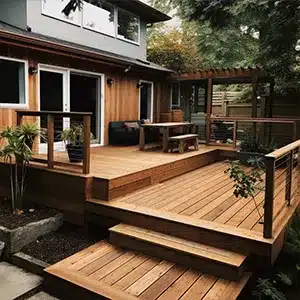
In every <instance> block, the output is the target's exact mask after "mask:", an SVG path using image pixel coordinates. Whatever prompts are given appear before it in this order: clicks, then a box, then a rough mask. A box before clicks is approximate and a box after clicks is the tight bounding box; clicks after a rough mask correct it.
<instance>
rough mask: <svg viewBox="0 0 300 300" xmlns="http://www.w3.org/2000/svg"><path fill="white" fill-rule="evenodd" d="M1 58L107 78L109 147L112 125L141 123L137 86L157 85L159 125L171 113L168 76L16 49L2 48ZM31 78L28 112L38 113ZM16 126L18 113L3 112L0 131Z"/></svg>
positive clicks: (155, 100) (155, 101) (34, 81)
mask: <svg viewBox="0 0 300 300" xmlns="http://www.w3.org/2000/svg"><path fill="white" fill-rule="evenodd" d="M0 56H4V57H11V58H18V59H24V60H26V61H28V66H33V65H34V66H38V64H48V65H53V66H59V67H64V68H70V69H76V70H82V71H90V72H95V73H100V74H104V115H105V117H104V143H105V144H108V128H109V123H110V122H112V121H121V120H137V119H138V117H139V92H140V90H139V89H138V88H137V84H138V83H139V81H140V80H147V81H152V82H153V83H154V89H153V90H154V96H153V121H159V115H160V112H162V111H166V110H168V105H169V102H170V100H169V99H170V85H169V84H168V83H167V81H166V75H165V74H163V73H161V72H159V71H155V70H152V71H149V70H148V69H146V68H145V70H144V71H141V70H132V71H130V72H129V73H125V72H124V67H123V66H120V67H116V66H109V65H105V64H103V63H95V62H90V61H88V60H85V59H84V58H83V59H82V60H79V59H74V58H69V57H64V56H60V55H54V54H52V55H49V54H46V53H43V52H40V51H34V50H24V49H19V48H18V47H14V46H6V45H1V42H0ZM27 76H28V93H29V95H28V97H29V98H28V102H29V105H28V109H30V110H38V107H39V103H38V101H39V100H38V98H39V97H38V93H39V90H38V80H39V77H38V75H29V73H27ZM107 78H112V79H113V81H114V83H113V84H112V85H109V84H107V82H106V80H107ZM11 125H16V113H15V109H7V108H0V129H2V128H4V127H6V126H11Z"/></svg>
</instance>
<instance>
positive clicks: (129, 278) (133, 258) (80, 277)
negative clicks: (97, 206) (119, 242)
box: [45, 241, 251, 300]
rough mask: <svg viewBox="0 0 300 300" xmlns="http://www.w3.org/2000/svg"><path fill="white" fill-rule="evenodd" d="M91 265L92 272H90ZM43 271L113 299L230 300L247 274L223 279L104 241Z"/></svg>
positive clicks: (244, 283) (245, 281)
mask: <svg viewBox="0 0 300 300" xmlns="http://www.w3.org/2000/svg"><path fill="white" fill-rule="evenodd" d="M93 268H94V269H95V270H94V273H92V274H90V272H91V270H92V269H93ZM88 270H89V272H88ZM45 272H46V273H48V274H50V275H51V276H54V277H56V278H60V279H63V280H64V281H67V282H69V283H70V284H72V285H75V286H78V287H81V288H83V289H84V290H88V291H91V292H93V293H96V294H98V295H101V296H104V297H106V298H108V299H115V300H122V299H128V300H129V299H130V300H134V299H168V300H173V299H179V298H180V299H199V300H200V299H202V300H208V299H210V300H217V299H221V298H222V299H231V300H234V299H236V298H237V297H238V295H239V294H240V293H241V291H242V289H243V288H244V286H245V285H246V283H247V282H248V280H249V278H250V276H251V273H246V274H244V275H243V276H242V277H241V278H240V279H239V280H237V281H231V280H225V279H222V278H219V277H217V276H212V275H209V274H206V273H202V272H201V271H199V270H196V269H192V268H185V267H183V266H181V265H179V264H175V263H173V262H169V261H166V260H161V259H157V258H156V257H152V256H149V255H144V254H143V253H140V252H135V251H130V250H125V249H123V248H120V247H116V246H114V245H112V244H110V243H108V242H107V241H101V242H99V243H97V244H95V245H92V246H91V247H89V248H87V249H84V250H82V251H80V252H77V253H76V254H74V255H73V256H71V257H68V258H66V259H64V260H62V261H60V262H58V263H56V264H55V265H52V266H50V267H48V268H46V269H45ZM48 278H49V277H48ZM60 282H61V281H60ZM71 289H72V286H70V291H71Z"/></svg>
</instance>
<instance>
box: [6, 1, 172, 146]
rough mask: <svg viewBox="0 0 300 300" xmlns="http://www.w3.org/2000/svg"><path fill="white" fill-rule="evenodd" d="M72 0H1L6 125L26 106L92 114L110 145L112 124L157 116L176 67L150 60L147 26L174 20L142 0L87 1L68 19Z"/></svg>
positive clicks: (101, 139)
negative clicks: (167, 67) (66, 8)
mask: <svg viewBox="0 0 300 300" xmlns="http://www.w3.org/2000/svg"><path fill="white" fill-rule="evenodd" d="M68 2H69V0H13V1H11V0H1V3H0V71H1V72H0V74H1V75H0V77H1V80H0V90H1V97H0V128H3V126H7V125H12V124H14V123H15V110H16V109H20V108H25V109H31V110H49V111H66V112H69V111H71V112H72V111H80V112H85V111H88V112H93V117H92V124H91V125H92V132H93V134H94V136H95V137H96V140H95V142H96V143H98V144H107V143H108V126H109V123H110V122H111V121H116V120H136V119H143V118H145V119H151V120H153V121H157V120H158V118H159V114H160V111H162V110H163V109H164V108H163V107H162V106H163V105H162V104H161V103H162V101H161V99H168V100H167V101H166V102H165V103H167V104H168V103H169V96H168V94H169V90H170V87H169V86H168V85H165V84H164V81H165V78H166V76H167V75H169V74H170V70H168V69H166V68H163V67H161V66H158V65H155V64H153V63H150V62H148V61H147V60H146V46H147V45H146V44H147V27H148V26H151V25H152V24H154V23H157V22H162V21H166V20H169V19H170V17H168V16H167V15H165V14H163V13H161V12H159V11H158V10H156V9H154V8H152V7H150V6H148V5H146V4H144V3H143V2H140V1H138V0H107V1H103V2H102V4H101V5H97V4H92V3H97V1H95V2H92V1H89V2H84V4H83V6H82V7H81V8H77V9H76V10H75V11H71V13H70V14H69V15H68V16H66V15H65V14H64V13H63V12H62V11H63V9H64V7H65V6H66V4H67V3H68ZM60 126H61V127H62V128H63V127H64V126H65V125H64V124H61V125H60Z"/></svg>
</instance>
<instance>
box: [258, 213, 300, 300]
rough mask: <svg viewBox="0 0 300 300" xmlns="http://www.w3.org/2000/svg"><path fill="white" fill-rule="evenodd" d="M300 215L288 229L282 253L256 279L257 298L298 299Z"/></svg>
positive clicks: (299, 279) (299, 280) (299, 281)
mask: <svg viewBox="0 0 300 300" xmlns="http://www.w3.org/2000/svg"><path fill="white" fill-rule="evenodd" d="M299 249H300V216H299V215H298V216H296V217H295V218H294V220H293V222H292V224H291V226H290V228H289V229H288V232H287V237H286V241H285V244H284V248H283V251H282V253H281V254H280V256H279V258H278V260H277V262H276V264H275V265H274V266H272V267H271V269H269V270H268V272H267V274H266V275H265V276H264V277H262V278H259V279H258V280H257V286H256V290H255V291H254V293H253V294H254V295H255V296H256V297H257V298H259V299H276V300H283V299H289V300H292V299H299V293H300V285H299V283H300V268H299V265H300V250H299Z"/></svg>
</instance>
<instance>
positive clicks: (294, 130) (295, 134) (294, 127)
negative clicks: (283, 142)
mask: <svg viewBox="0 0 300 300" xmlns="http://www.w3.org/2000/svg"><path fill="white" fill-rule="evenodd" d="M295 141H297V121H296V120H295V121H294V124H293V142H295Z"/></svg>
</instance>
